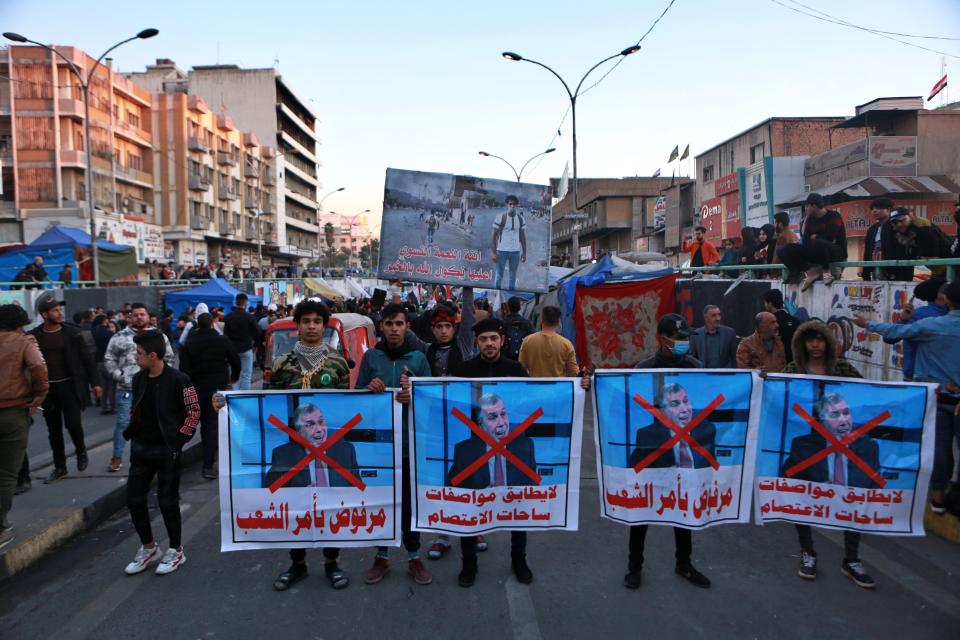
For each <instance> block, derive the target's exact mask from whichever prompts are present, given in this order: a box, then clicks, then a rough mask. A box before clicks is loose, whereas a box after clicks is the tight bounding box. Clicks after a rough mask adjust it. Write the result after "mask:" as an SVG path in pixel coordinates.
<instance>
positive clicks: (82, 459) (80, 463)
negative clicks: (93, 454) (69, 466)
mask: <svg viewBox="0 0 960 640" xmlns="http://www.w3.org/2000/svg"><path fill="white" fill-rule="evenodd" d="M89 464H90V459H89V458H88V457H87V452H86V451H83V452H81V453H78V454H77V471H86V470H87V465H89Z"/></svg>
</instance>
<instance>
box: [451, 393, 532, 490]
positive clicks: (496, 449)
mask: <svg viewBox="0 0 960 640" xmlns="http://www.w3.org/2000/svg"><path fill="white" fill-rule="evenodd" d="M450 413H451V414H452V415H453V417H454V418H456V419H457V420H459V421H460V422H462V423H463V424H465V425H467V427H468V428H469V429H470V431H472V432H474V433H475V434H477V437H479V438H480V439H481V440H483V441H484V442H486V443H487V446H488V447H490V448H489V449H488V450H487V452H486V453H484V454H483V455H482V456H480V457H479V458H477V459H476V460H474V461H473V462H471V463H470V464H469V465H467V468H466V469H464V470H463V471H461V472H460V473H458V474H457V475H455V476H453V478H452V479H451V480H450V482H451V484H453V486H455V487H456V486H459V484H460V483H461V482H463V481H464V480H465V479H466V478H467V477H468V476H469V475H470V474H472V473H473V472H474V471H476V470H477V469H479V468H480V467H481V466H483V465H485V464H486V463H487V460H489V459H490V458H491V457H492V456H495V455H500V456H503V457H504V458H506V459H507V460H509V461H510V464H512V465H513V466H515V467H516V468H517V469H520V471H521V472H523V474H524V475H525V476H527V477H528V478H530V479H531V480H533V481H534V482H535V483H536V484H540V481H541V480H542V478H541V477H540V474H538V473H537V472H536V471H534V470H533V469H531V468H530V467H528V466H527V465H526V464H524V462H523V460H521V459H520V458H518V457H517V456H515V455H513V454H512V453H510V452H509V451H508V450H507V445H508V444H510V443H511V442H513V441H514V440H516V439H517V438H518V437H519V436H520V434H522V433H523V432H524V431H526V430H527V428H528V427H529V426H530V425H532V424H533V423H534V422H536V421H537V420H539V419H540V418H541V417H542V416H543V409H537V410H536V411H534V412H533V413H531V414H530V415H529V416H527V419H526V420H524V421H523V422H521V423H520V424H518V425H517V428H516V429H514V430H513V431H511V432H510V433H508V434H507V435H506V437H505V438H504V439H503V440H500V441H497V440H494V439H493V437H492V436H491V435H490V434H488V433H487V432H486V431H484V430H483V429H482V428H480V427H479V426H478V425H477V423H476V422H474V421H473V420H471V419H470V418H468V417H467V416H465V415H464V413H463V412H462V411H460V409H457V408H456V407H454V408H453V411H451V412H450Z"/></svg>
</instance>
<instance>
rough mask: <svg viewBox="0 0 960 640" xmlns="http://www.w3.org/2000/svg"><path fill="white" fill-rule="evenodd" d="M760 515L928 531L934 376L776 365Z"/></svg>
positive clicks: (760, 478)
mask: <svg viewBox="0 0 960 640" xmlns="http://www.w3.org/2000/svg"><path fill="white" fill-rule="evenodd" d="M763 392H764V393H763V412H762V414H761V418H760V424H761V425H762V426H761V428H760V436H759V439H760V445H759V453H758V454H757V472H756V496H757V499H756V515H757V522H758V523H763V522H776V521H788V522H796V523H801V524H811V525H816V526H819V527H828V528H833V529H853V530H857V531H866V532H869V533H882V534H894V535H923V533H924V531H923V512H924V508H925V506H926V497H927V483H928V482H929V480H930V470H931V467H932V466H933V447H934V431H935V421H936V395H935V393H934V385H928V384H921V383H908V382H899V383H893V382H877V381H873V380H870V381H867V380H860V379H851V378H824V377H819V376H818V377H813V376H799V375H795V376H789V375H769V376H767V378H766V380H765V381H764V385H763Z"/></svg>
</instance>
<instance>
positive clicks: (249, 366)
mask: <svg viewBox="0 0 960 640" xmlns="http://www.w3.org/2000/svg"><path fill="white" fill-rule="evenodd" d="M239 355H240V380H239V381H237V384H235V385H231V387H232V388H233V390H234V391H247V390H249V389H250V380H251V378H252V377H253V349H248V350H247V351H244V352H243V353H241V354H239Z"/></svg>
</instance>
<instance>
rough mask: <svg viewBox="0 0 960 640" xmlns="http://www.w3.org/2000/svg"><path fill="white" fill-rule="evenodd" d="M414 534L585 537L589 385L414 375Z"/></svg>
mask: <svg viewBox="0 0 960 640" xmlns="http://www.w3.org/2000/svg"><path fill="white" fill-rule="evenodd" d="M412 393H413V400H412V405H411V412H410V413H411V416H412V419H411V420H410V445H411V450H410V465H411V471H410V477H411V479H412V480H413V485H414V487H413V496H411V497H412V499H413V508H412V510H413V520H414V521H413V528H414V529H415V530H417V531H439V532H443V533H452V534H454V535H470V534H475V533H485V532H488V531H497V530H536V529H564V530H568V531H575V530H576V529H577V521H578V515H579V506H578V505H579V503H580V444H581V437H582V433H583V398H584V391H583V389H581V388H580V379H579V378H497V379H490V378H483V379H463V378H458V379H450V378H413V391H412Z"/></svg>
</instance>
